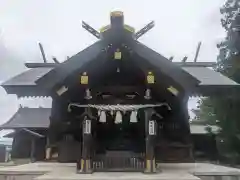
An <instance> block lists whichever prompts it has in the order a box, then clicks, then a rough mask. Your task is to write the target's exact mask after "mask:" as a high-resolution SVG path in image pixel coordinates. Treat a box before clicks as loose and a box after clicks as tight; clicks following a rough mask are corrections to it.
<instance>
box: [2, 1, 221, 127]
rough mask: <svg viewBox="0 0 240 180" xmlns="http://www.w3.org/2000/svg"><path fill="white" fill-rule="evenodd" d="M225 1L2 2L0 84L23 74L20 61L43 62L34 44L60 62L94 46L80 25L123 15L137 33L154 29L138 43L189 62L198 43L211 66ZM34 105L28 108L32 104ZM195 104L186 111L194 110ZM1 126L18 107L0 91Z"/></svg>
mask: <svg viewBox="0 0 240 180" xmlns="http://www.w3.org/2000/svg"><path fill="white" fill-rule="evenodd" d="M224 2H225V0H171V1H170V0H151V1H150V0H148V1H146V0H142V1H139V0H120V1H112V0H102V1H97V0H95V1H93V0H88V1H86V0H84V1H83V0H50V1H49V0H21V1H20V0H0V81H4V80H6V79H8V78H10V77H12V76H14V75H16V74H18V73H20V72H22V71H24V70H25V67H24V62H42V59H41V54H40V51H39V49H38V44H37V42H41V43H42V44H43V46H44V49H45V52H46V54H47V57H48V59H49V61H51V57H52V56H56V57H57V59H58V60H59V61H64V60H65V59H66V56H71V55H74V54H75V53H77V52H79V51H80V50H82V49H84V48H85V47H87V46H88V45H90V44H92V43H94V42H95V41H96V39H95V37H93V36H92V35H91V34H89V33H88V32H86V31H85V30H84V29H82V28H81V21H82V20H84V21H86V22H87V23H89V24H90V25H91V26H93V27H94V28H96V29H99V28H101V27H102V26H103V25H106V24H108V23H109V13H110V11H113V10H121V11H123V12H124V15H125V23H126V24H129V25H131V26H133V27H135V28H136V29H140V28H142V27H143V26H144V25H145V24H147V23H149V22H150V21H151V20H154V21H155V24H156V25H155V27H154V29H152V30H151V31H150V32H148V33H147V34H146V35H145V36H144V37H142V38H141V39H140V41H142V42H144V43H145V44H146V45H147V46H149V47H151V48H153V49H154V50H156V51H158V52H159V53H161V54H163V55H164V56H166V57H170V56H174V57H175V59H174V60H175V61H180V60H181V58H182V57H183V56H185V55H187V56H189V61H190V60H192V59H193V57H194V53H195V50H196V46H197V43H198V42H199V41H202V43H203V44H202V48H201V52H200V55H199V61H215V60H216V56H217V54H218V50H217V49H216V43H217V42H219V41H220V40H221V39H222V38H223V37H224V31H223V29H222V28H221V25H220V18H221V16H220V13H219V8H220V6H222V5H223V3H224ZM30 104H32V103H30ZM195 104H196V103H195V101H192V102H190V106H191V107H194V106H195ZM0 105H1V106H0V114H1V117H0V123H1V122H5V121H6V120H7V119H8V118H9V117H11V116H12V114H13V113H14V112H15V111H16V110H17V108H18V101H17V100H16V97H15V96H7V95H6V93H5V91H4V90H3V89H0Z"/></svg>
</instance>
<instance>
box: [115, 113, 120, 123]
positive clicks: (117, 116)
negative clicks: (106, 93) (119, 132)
mask: <svg viewBox="0 0 240 180" xmlns="http://www.w3.org/2000/svg"><path fill="white" fill-rule="evenodd" d="M119 123H122V114H121V112H120V111H117V113H116V117H115V124H119Z"/></svg>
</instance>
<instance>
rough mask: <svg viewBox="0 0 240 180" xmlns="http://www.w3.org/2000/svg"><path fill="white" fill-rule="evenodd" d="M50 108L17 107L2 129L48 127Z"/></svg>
mask: <svg viewBox="0 0 240 180" xmlns="http://www.w3.org/2000/svg"><path fill="white" fill-rule="evenodd" d="M50 114H51V108H19V109H18V111H17V112H16V113H15V114H14V115H13V117H12V118H11V119H10V120H9V121H8V122H6V123H4V124H3V125H1V126H0V127H1V128H2V129H19V128H48V126H49V123H50V120H49V117H50Z"/></svg>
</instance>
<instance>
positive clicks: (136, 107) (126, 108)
mask: <svg viewBox="0 0 240 180" xmlns="http://www.w3.org/2000/svg"><path fill="white" fill-rule="evenodd" d="M161 106H167V108H168V110H171V108H170V106H169V105H168V104H167V103H159V104H138V105H125V104H117V105H105V104H102V105H95V104H85V105H83V104H77V103H70V104H69V105H68V111H71V107H79V108H95V109H97V110H100V111H137V110H139V109H143V108H154V107H161Z"/></svg>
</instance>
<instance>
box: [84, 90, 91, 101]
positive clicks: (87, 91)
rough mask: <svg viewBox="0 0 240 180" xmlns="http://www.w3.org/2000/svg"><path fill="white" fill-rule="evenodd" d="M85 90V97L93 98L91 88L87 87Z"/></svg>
mask: <svg viewBox="0 0 240 180" xmlns="http://www.w3.org/2000/svg"><path fill="white" fill-rule="evenodd" d="M85 92H86V95H85V99H92V95H91V91H90V89H86V91H85Z"/></svg>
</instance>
